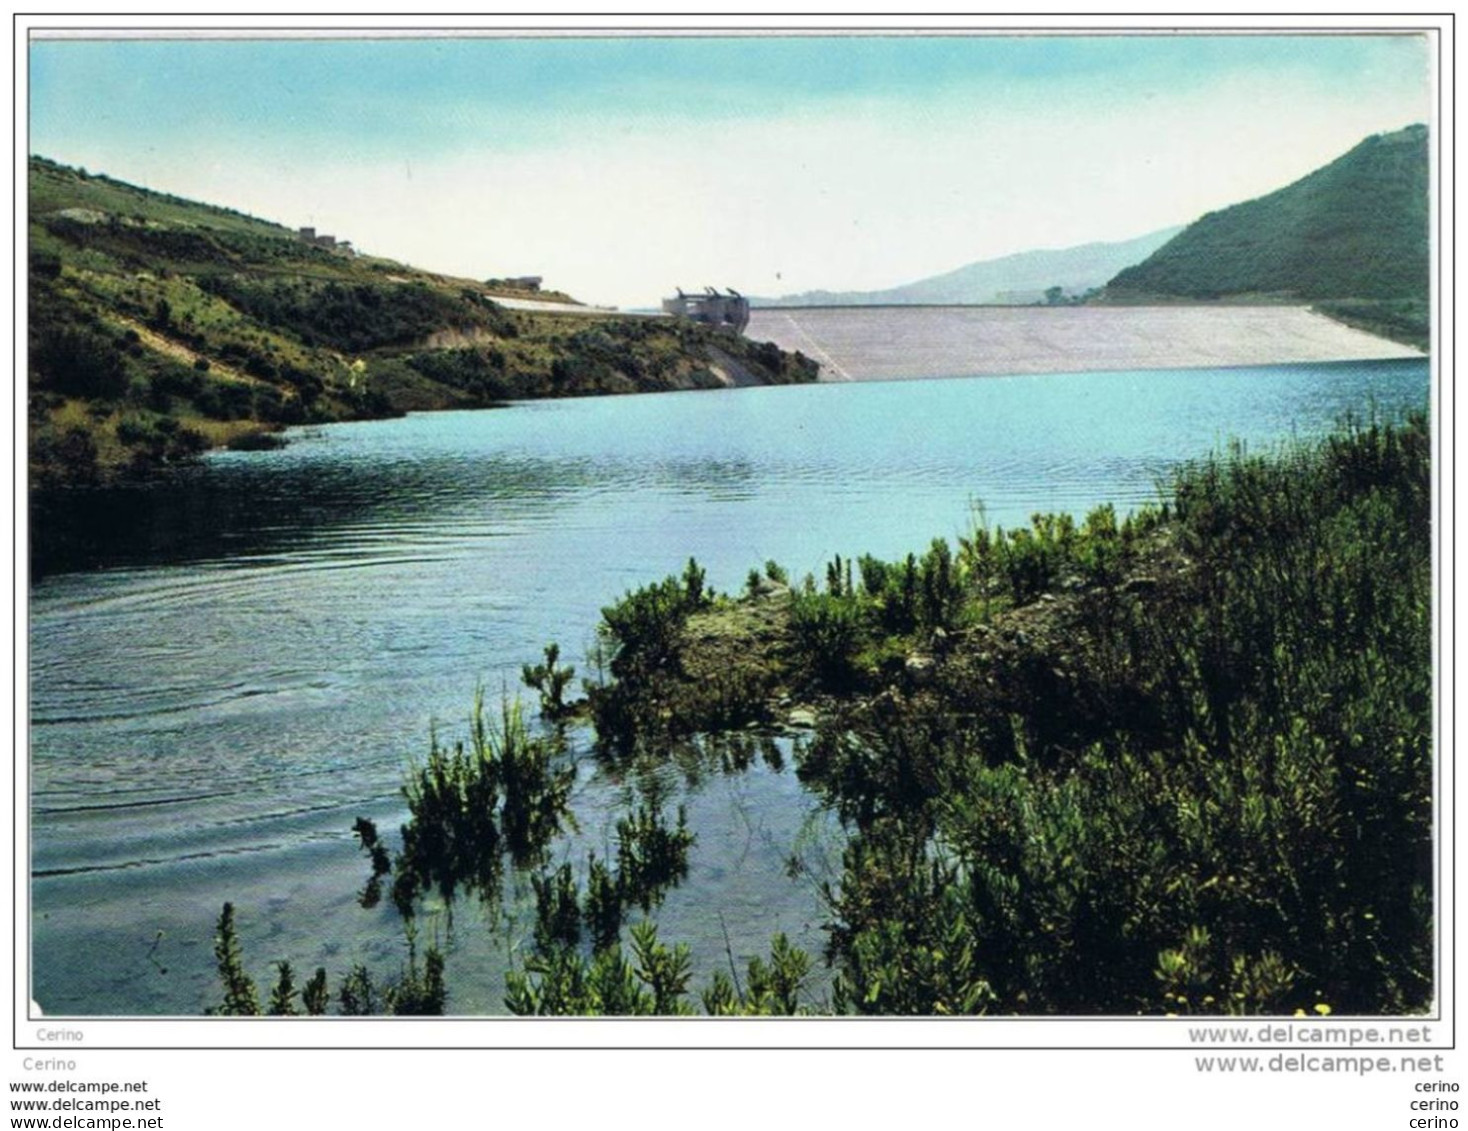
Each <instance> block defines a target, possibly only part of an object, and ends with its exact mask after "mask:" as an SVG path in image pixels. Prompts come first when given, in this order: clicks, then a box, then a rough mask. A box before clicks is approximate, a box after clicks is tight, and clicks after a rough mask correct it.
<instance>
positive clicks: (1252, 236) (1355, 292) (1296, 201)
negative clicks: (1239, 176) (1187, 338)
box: [1105, 125, 1429, 343]
mask: <svg viewBox="0 0 1468 1131" xmlns="http://www.w3.org/2000/svg"><path fill="white" fill-rule="evenodd" d="M1428 201H1429V195H1428V156H1427V127H1426V126H1423V125H1413V126H1408V127H1407V128H1406V129H1403V130H1398V131H1396V132H1394V133H1387V134H1377V135H1375V136H1373V137H1369V138H1367V139H1366V140H1365V141H1363V142H1361V144H1360V145H1358V146H1356V147H1355V148H1354V149H1352V150H1351V151H1350V152H1349V153H1346V154H1345V155H1344V156H1342V157H1340V158H1338V159H1337V160H1335V161H1332V162H1331V163H1330V164H1329V165H1326V166H1324V167H1323V168H1320V169H1317V170H1316V171H1315V172H1313V173H1311V174H1310V175H1309V176H1306V177H1304V178H1302V179H1301V180H1298V181H1296V182H1295V183H1294V184H1291V185H1288V186H1286V187H1285V188H1282V189H1279V190H1278V191H1276V192H1272V193H1270V194H1269V195H1268V196H1261V197H1259V198H1258V199H1256V200H1250V201H1246V202H1245V203H1243V204H1236V205H1234V206H1233V207H1231V208H1225V209H1222V210H1221V211H1218V212H1210V213H1208V215H1206V216H1204V217H1203V218H1202V219H1200V220H1198V221H1197V222H1196V223H1194V224H1190V225H1189V226H1188V227H1187V228H1186V229H1185V230H1184V231H1183V232H1182V233H1181V234H1179V235H1178V236H1177V237H1176V238H1175V239H1173V240H1171V241H1169V242H1168V243H1167V244H1166V245H1164V246H1163V247H1161V248H1160V249H1158V250H1157V251H1156V252H1154V253H1153V254H1152V255H1151V256H1149V257H1148V258H1147V259H1146V260H1145V261H1143V262H1142V263H1139V264H1137V265H1136V266H1134V267H1129V268H1127V269H1126V270H1124V271H1121V272H1119V273H1118V274H1117V276H1116V277H1115V278H1114V279H1112V280H1111V281H1110V283H1109V284H1108V285H1107V288H1106V294H1105V298H1106V299H1107V300H1108V301H1145V300H1148V299H1154V298H1157V297H1170V298H1182V299H1193V300H1198V299H1203V300H1207V299H1218V298H1229V297H1237V296H1251V297H1252V296H1266V297H1277V298H1284V299H1295V300H1305V301H1310V302H1314V303H1316V305H1317V306H1318V307H1320V308H1321V309H1323V310H1325V311H1326V312H1327V313H1331V314H1334V315H1336V316H1338V317H1340V318H1341V319H1342V320H1343V321H1348V322H1355V323H1356V324H1361V325H1365V328H1367V329H1375V330H1376V331H1377V332H1379V333H1384V334H1387V335H1388V336H1392V337H1399V338H1402V339H1403V340H1409V341H1417V340H1419V339H1420V340H1421V341H1423V342H1424V343H1425V338H1426V316H1427V298H1428V273H1429V240H1428ZM1373 320H1374V321H1375V322H1376V325H1374V326H1373V325H1370V324H1369V323H1371V322H1372V321H1373ZM1413 326H1415V327H1416V329H1415V330H1414V329H1413ZM1414 334H1415V335H1416V337H1415V338H1414V336H1413V335H1414Z"/></svg>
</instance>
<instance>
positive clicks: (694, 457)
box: [30, 360, 1429, 1015]
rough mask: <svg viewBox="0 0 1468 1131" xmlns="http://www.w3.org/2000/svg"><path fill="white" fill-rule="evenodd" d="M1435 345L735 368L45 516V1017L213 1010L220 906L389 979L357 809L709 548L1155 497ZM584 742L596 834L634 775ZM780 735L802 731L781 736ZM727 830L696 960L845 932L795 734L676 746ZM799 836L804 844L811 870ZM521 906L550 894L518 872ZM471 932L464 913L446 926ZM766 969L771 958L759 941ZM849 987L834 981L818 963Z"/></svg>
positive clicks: (788, 547) (695, 914) (717, 844)
mask: <svg viewBox="0 0 1468 1131" xmlns="http://www.w3.org/2000/svg"><path fill="white" fill-rule="evenodd" d="M1428 386H1429V377H1428V365H1427V362H1426V361H1424V360H1407V361H1378V362H1369V363H1359V364H1351V363H1344V364H1330V365H1301V366H1275V367H1256V368H1236V369H1192V370H1176V371H1149V372H1130V373H1091V374H1084V375H1081V374H1071V375H1066V374H1060V375H1049V376H1043V377H1013V378H985V379H961V380H944V381H937V380H934V381H905V382H900V383H870V384H849V385H816V386H805V387H787V388H764V389H742V390H728V391H721V392H699V393H672V394H666V395H656V396H640V397H620V398H599V399H582V400H568V401H554V402H536V403H526V404H521V405H516V406H513V407H511V408H507V409H502V410H496V411H486V412H456V413H439V414H423V415H417V416H411V417H408V418H406V419H403V420H397V421H386V422H372V423H361V424H341V425H333V426H329V427H323V428H317V429H307V430H301V431H298V432H296V433H294V434H293V436H292V442H291V444H290V445H289V446H288V447H287V448H285V449H284V450H282V451H279V452H269V453H249V454H245V453H221V454H217V455H215V456H212V457H211V458H209V459H208V460H207V461H206V462H205V463H204V464H203V466H201V467H200V468H198V469H196V470H194V471H191V472H190V473H188V474H186V475H185V476H183V477H182V479H181V481H179V482H175V483H171V484H170V485H169V486H167V487H166V488H154V489H141V488H139V489H134V490H131V491H118V492H110V493H107V494H105V495H99V496H96V497H94V498H92V499H91V500H90V501H89V502H88V503H86V504H85V505H83V506H82V507H80V508H79V509H78V511H77V514H78V515H79V516H80V518H79V519H78V520H77V524H76V525H74V526H72V527H67V528H61V527H59V526H58V525H57V523H58V522H59V520H58V519H55V518H52V517H49V516H48V515H46V514H45V513H42V514H41V515H40V516H39V517H38V519H37V522H38V524H44V525H45V534H46V537H44V538H43V539H41V540H40V542H39V544H40V545H41V546H42V550H40V551H38V556H37V557H36V558H35V565H36V577H37V580H35V582H34V584H33V587H32V595H31V605H30V618H31V623H30V650H31V651H30V665H31V666H30V675H31V753H32V768H31V774H32V828H31V865H32V874H33V882H32V888H31V898H32V907H31V912H32V916H33V953H32V962H33V968H32V981H33V987H34V996H35V998H36V1000H37V1001H38V1002H39V1003H40V1005H41V1007H42V1008H43V1009H44V1010H45V1011H46V1012H47V1013H48V1014H51V1015H64V1014H157V1013H182V1014H194V1013H198V1012H200V1011H202V1009H203V1008H204V1007H205V1006H206V1005H208V1004H210V1003H211V1002H213V1001H214V1000H216V999H217V995H218V991H217V989H216V986H215V983H214V974H213V957H212V953H211V946H212V932H213V925H214V921H215V919H216V918H217V916H218V913H219V908H220V905H221V904H222V903H223V902H224V901H225V900H230V901H232V902H233V903H234V904H235V906H236V908H237V915H238V918H239V920H240V924H241V930H242V939H243V943H244V948H245V954H246V959H247V964H248V965H249V967H250V969H251V971H252V973H253V974H254V975H255V977H256V979H257V980H258V981H260V982H262V983H263V982H265V981H267V979H268V978H269V976H270V967H271V964H272V963H273V962H275V961H276V960H279V959H289V960H290V961H291V962H292V964H293V965H294V966H295V968H296V969H297V971H300V972H303V974H302V976H303V977H304V974H305V973H309V971H311V970H313V969H315V967H316V966H317V965H325V966H326V967H327V969H328V971H329V972H331V973H332V975H333V980H335V978H336V976H338V975H339V974H340V973H341V972H343V971H345V970H346V969H347V968H348V967H349V966H350V965H351V964H352V963H353V962H357V961H362V962H366V963H367V964H368V965H369V966H371V967H372V968H373V969H374V970H376V971H377V972H379V973H389V974H390V973H393V972H394V971H395V970H396V969H397V967H398V965H399V964H400V963H401V961H402V954H403V948H402V941H401V940H402V935H401V931H400V929H399V927H398V925H397V922H396V917H395V914H394V913H393V911H392V910H391V909H390V908H388V907H379V908H377V909H374V910H372V911H364V910H362V909H361V908H360V907H358V906H357V904H356V901H355V896H356V892H357V890H358V889H359V888H360V886H361V884H362V881H363V879H364V878H365V873H366V864H365V860H364V859H363V857H362V856H361V855H360V853H359V851H358V850H357V848H356V844H355V841H354V839H353V837H352V835H351V832H350V829H351V825H352V821H353V819H354V818H355V817H356V816H357V815H358V814H364V815H367V816H371V817H373V818H374V819H376V820H377V821H378V823H379V825H380V826H381V827H382V828H383V829H384V830H393V829H396V827H397V825H398V823H399V822H400V821H401V819H402V816H403V810H402V806H401V804H400V802H399V800H398V794H397V790H398V787H399V784H400V782H401V780H402V773H403V768H404V766H405V765H406V764H407V763H408V762H409V760H410V759H411V758H413V757H414V756H416V755H421V754H422V753H423V752H424V751H425V750H426V747H427V741H428V733H429V728H430V726H431V725H436V726H437V727H438V729H439V733H440V735H441V736H443V737H445V738H452V737H454V736H455V735H457V734H458V733H460V732H461V730H462V725H463V720H464V718H465V717H466V715H467V713H468V711H469V708H470V704H471V701H472V698H473V695H474V692H475V688H476V687H477V686H481V685H482V686H483V687H485V688H486V689H487V690H488V692H489V694H490V696H491V697H494V696H497V695H498V694H499V692H500V689H501V688H505V689H508V690H510V691H511V692H513V691H514V690H515V688H516V687H517V685H518V682H519V668H520V665H521V664H522V663H524V662H526V661H529V660H535V659H538V658H539V654H540V650H541V647H542V645H544V644H545V643H546V642H547V641H549V640H557V641H559V642H560V644H561V649H562V654H563V656H565V657H566V658H569V659H570V660H571V661H572V662H575V663H576V664H577V666H578V667H582V668H584V661H583V657H584V656H585V654H586V652H587V648H588V645H589V644H590V643H591V642H592V640H593V634H594V628H595V625H596V622H597V620H598V617H599V611H600V609H601V607H602V606H603V605H606V604H607V603H609V602H610V601H612V600H613V599H615V598H616V597H617V596H619V595H620V594H621V593H623V592H624V591H626V590H627V589H628V588H631V587H633V586H637V585H641V584H643V583H645V582H648V581H652V580H656V579H658V578H660V577H662V576H664V575H666V574H668V573H672V572H676V571H678V570H679V569H681V567H682V565H683V563H684V562H685V561H686V560H687V558H688V557H689V555H694V556H696V557H697V558H698V560H699V561H700V562H701V563H702V564H704V565H705V567H706V568H707V570H708V577H709V581H710V582H711V583H712V584H713V585H714V586H716V587H717V588H719V589H721V590H738V589H739V588H740V587H741V586H742V583H743V579H744V576H745V574H746V573H747V572H748V570H749V568H750V567H751V566H754V565H758V564H760V563H763V562H764V561H765V560H766V559H769V558H774V559H777V560H778V561H780V562H781V563H783V564H784V565H785V566H786V567H787V568H788V569H789V570H790V572H791V573H792V574H793V575H796V576H798V575H801V574H804V573H805V572H807V571H811V572H815V573H817V574H818V575H821V574H822V571H823V568H824V563H825V562H826V561H827V560H828V559H829V558H830V557H831V556H832V555H834V554H837V553H840V554H843V555H853V554H858V553H862V552H872V553H876V554H878V555H882V556H889V557H890V556H898V555H901V554H905V553H906V552H907V551H908V550H920V549H922V548H923V547H925V546H926V545H927V543H928V541H929V540H930V539H931V538H932V537H934V536H937V535H942V536H947V537H950V538H952V537H954V536H955V535H957V534H959V533H960V532H961V531H963V530H965V529H966V528H967V525H968V523H969V521H970V514H971V511H972V508H973V506H974V504H976V503H982V505H983V507H984V508H985V510H986V513H987V515H988V517H989V519H990V521H991V522H995V523H1001V524H1004V525H1012V524H1015V523H1021V522H1024V521H1026V520H1027V519H1028V516H1029V515H1030V514H1031V513H1033V512H1035V511H1040V510H1067V511H1071V512H1073V513H1076V514H1077V515H1082V514H1084V512H1085V511H1087V510H1088V509H1090V508H1091V507H1093V506H1095V505H1096V504H1098V503H1101V502H1104V501H1112V502H1115V503H1117V504H1118V506H1119V507H1120V508H1122V509H1125V508H1130V507H1133V506H1135V505H1137V504H1139V503H1142V502H1144V501H1147V500H1150V499H1153V498H1155V497H1156V495H1157V490H1158V485H1159V484H1160V483H1161V482H1163V481H1164V480H1165V478H1166V476H1167V474H1168V470H1169V469H1170V468H1171V467H1173V466H1175V465H1176V463H1177V462H1178V461H1181V460H1186V459H1191V458H1196V457H1200V456H1202V455H1205V454H1206V453H1207V452H1209V451H1210V450H1213V449H1216V448H1218V447H1220V446H1221V445H1223V444H1224V443H1225V442H1227V441H1228V440H1229V439H1231V438H1238V439H1241V440H1243V441H1245V442H1247V443H1248V444H1250V445H1251V446H1254V447H1264V446H1269V445H1273V444H1276V443H1279V442H1282V441H1286V440H1288V439H1289V438H1291V437H1308V436H1310V435H1313V434H1317V433H1319V432H1321V431H1322V430H1325V429H1328V428H1329V427H1331V426H1332V425H1333V424H1335V423H1336V422H1337V421H1339V420H1340V419H1341V418H1342V417H1344V416H1345V415H1347V414H1350V413H1354V414H1356V415H1358V416H1361V415H1365V414H1367V413H1369V412H1371V411H1377V412H1379V413H1381V414H1382V415H1385V416H1389V417H1390V416H1394V415H1396V414H1398V413H1400V412H1401V411H1404V410H1406V409H1411V408H1421V407H1425V406H1426V404H1427V398H1428ZM584 747H585V744H584V742H580V743H578V744H577V746H576V747H575V749H574V750H573V756H575V757H576V758H577V760H578V770H579V776H578V784H577V788H576V798H575V800H576V806H577V812H578V815H579V818H580V823H581V826H582V831H581V833H580V834H579V836H577V837H575V838H571V839H569V840H568V841H567V842H565V843H564V844H563V845H560V846H558V847H557V849H556V857H557V858H558V859H561V858H565V859H572V860H578V861H579V860H581V859H584V855H585V850H586V848H587V847H588V846H595V847H597V848H598V850H604V849H605V848H606V846H607V845H608V843H609V841H610V840H611V834H610V831H609V825H610V823H611V821H613V820H614V819H615V816H616V815H617V814H618V813H619V812H620V806H621V805H622V803H623V802H624V801H625V800H626V797H627V796H628V790H629V788H630V783H628V782H626V781H623V780H621V779H620V778H619V777H618V776H617V775H615V774H613V773H611V772H609V771H607V770H606V769H604V768H599V767H598V766H597V764H596V762H595V760H594V759H593V758H592V757H591V756H590V754H589V752H588V751H586V750H585V748H584ZM785 752H786V753H787V754H788V747H786V748H785ZM666 776H667V782H668V784H669V785H670V786H671V787H672V789H673V790H674V794H675V797H676V799H678V800H682V801H684V802H686V803H687V805H688V807H689V815H690V820H691V822H692V824H693V826H694V828H695V830H696V832H697V834H698V842H697V844H696V845H695V847H694V850H693V854H692V858H691V865H692V867H691V874H690V876H689V879H688V880H687V882H686V883H685V884H684V885H683V886H682V887H681V888H679V889H678V890H677V891H675V892H673V893H672V894H671V895H670V896H669V898H668V900H667V902H666V904H665V905H664V907H663V908H662V909H661V910H660V911H659V912H658V913H657V914H656V916H655V917H656V918H657V920H658V922H659V924H660V926H661V928H662V934H663V937H664V938H665V939H669V940H682V941H687V942H689V943H690V945H691V946H692V947H693V950H694V957H695V965H696V969H697V971H698V974H697V976H696V978H695V984H696V985H701V984H702V983H703V982H704V981H706V979H707V976H708V975H709V974H710V973H711V972H712V970H713V969H715V968H717V967H726V966H727V963H728V955H727V953H726V932H727V939H728V943H727V946H728V948H729V949H732V951H733V952H734V953H735V954H736V955H740V956H743V955H747V954H753V953H757V952H758V953H763V952H765V951H766V949H767V945H768V939H769V936H770V935H771V934H772V933H773V932H775V931H778V930H784V931H786V932H787V933H789V934H790V935H791V937H792V940H793V941H795V942H797V943H798V944H800V945H803V946H805V947H806V948H807V949H808V950H810V951H812V953H813V954H817V955H818V954H819V952H820V948H821V944H822V942H823V933H822V931H821V923H822V920H823V914H824V913H823V909H822V907H821V904H820V901H819V899H818V897H817V892H816V885H817V881H818V880H819V879H820V878H821V871H822V868H834V867H835V866H836V862H835V857H836V856H837V855H839V834H838V832H837V830H836V829H835V827H834V825H833V824H832V822H831V821H830V820H829V819H828V818H826V817H825V816H824V815H823V814H821V813H820V812H819V811H818V810H817V808H816V807H815V806H814V804H813V802H812V801H811V799H810V798H809V797H808V796H807V795H805V794H804V793H803V791H802V790H801V789H800V786H799V784H798V782H797V781H796V780H795V776H794V773H793V771H792V769H791V766H790V764H789V758H788V757H786V758H784V759H783V761H777V762H775V763H774V764H769V763H766V762H763V761H759V762H756V764H755V765H754V766H753V767H752V768H750V769H748V770H746V771H744V772H741V773H723V772H720V771H719V770H718V769H717V768H706V771H705V772H703V773H700V774H695V775H693V777H692V780H690V778H689V777H687V776H685V775H682V774H679V773H676V772H674V771H673V770H671V769H670V770H669V771H668V772H667V775H666ZM792 853H796V854H798V855H801V856H802V857H803V858H804V859H805V860H806V861H807V863H808V864H809V865H810V866H811V869H812V871H813V874H807V875H804V876H800V877H797V878H795V879H792V878H790V877H789V875H788V874H787V867H786V865H787V863H788V861H789V859H790V857H791V855H792ZM522 902H523V901H522ZM523 928H524V922H523V918H521V919H517V918H516V916H515V915H513V914H511V915H509V916H507V917H505V918H504V919H502V920H501V921H500V923H499V924H498V925H496V926H493V927H491V926H490V925H487V924H486V923H485V922H483V921H482V920H481V919H479V918H478V917H477V916H475V915H474V914H472V913H470V912H464V913H460V914H458V915H456V917H455V924H454V930H453V936H452V952H451V953H450V955H449V963H448V977H449V988H450V993H451V1000H450V1006H451V1009H452V1010H453V1011H455V1012H461V1013H480V1012H491V1011H498V1010H500V1009H501V1005H500V999H501V996H502V994H503V989H504V983H503V973H504V969H505V966H506V962H507V948H509V947H512V946H513V945H514V944H515V941H516V939H517V937H518V936H517V931H521V930H523ZM430 930H434V931H440V930H442V924H441V923H440V924H430ZM741 965H742V962H741ZM822 985H823V983H822V982H820V981H819V980H818V981H817V983H816V986H815V989H816V993H817V994H819V993H820V992H822V990H821V987H822Z"/></svg>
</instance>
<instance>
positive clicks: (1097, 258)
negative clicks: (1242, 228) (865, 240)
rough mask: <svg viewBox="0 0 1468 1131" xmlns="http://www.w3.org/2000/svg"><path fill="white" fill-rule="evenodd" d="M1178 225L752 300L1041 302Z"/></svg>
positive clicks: (1091, 278) (1069, 292)
mask: <svg viewBox="0 0 1468 1131" xmlns="http://www.w3.org/2000/svg"><path fill="white" fill-rule="evenodd" d="M1180 231H1182V229H1181V228H1165V229H1163V230H1162V231H1157V232H1149V233H1148V234H1147V235H1145V236H1138V237H1137V238H1136V239H1131V240H1123V241H1120V242H1115V243H1088V244H1082V245H1081V246H1079V247H1067V248H1053V249H1044V250H1038V251H1022V252H1019V253H1017V254H1015V255H1006V256H1003V257H1001V258H999V259H985V260H980V261H979V262H977V263H969V264H967V265H965V266H963V267H959V268H957V269H956V270H953V271H948V272H946V273H944V274H942V275H934V276H932V277H931V278H927V279H918V280H917V281H916V282H912V283H906V284H904V285H902V286H899V287H891V288H889V289H887V290H881V291H806V292H805V293H804V294H798V295H786V296H785V297H783V298H760V299H752V300H751V302H752V303H753V305H755V306H884V305H897V306H905V305H1006V306H1018V305H1027V304H1031V303H1039V302H1044V301H1045V300H1046V292H1047V291H1051V290H1052V288H1054V287H1059V288H1060V296H1063V297H1065V298H1068V299H1069V298H1075V297H1078V296H1081V295H1084V294H1085V293H1086V292H1087V291H1090V290H1093V289H1095V288H1097V287H1100V286H1102V285H1104V284H1105V283H1106V281H1107V280H1108V279H1110V278H1111V277H1112V276H1114V275H1115V274H1116V273H1117V272H1118V271H1120V270H1121V269H1122V268H1124V267H1129V266H1131V265H1132V264H1134V263H1140V262H1141V261H1142V260H1143V259H1145V258H1146V257H1147V256H1148V255H1150V254H1151V253H1152V252H1154V251H1156V250H1157V249H1158V248H1159V247H1161V246H1162V245H1163V244H1165V243H1166V242H1167V241H1168V240H1169V239H1171V238H1172V237H1173V236H1175V235H1177V234H1178V232H1180ZM1052 293H1053V292H1052Z"/></svg>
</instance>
